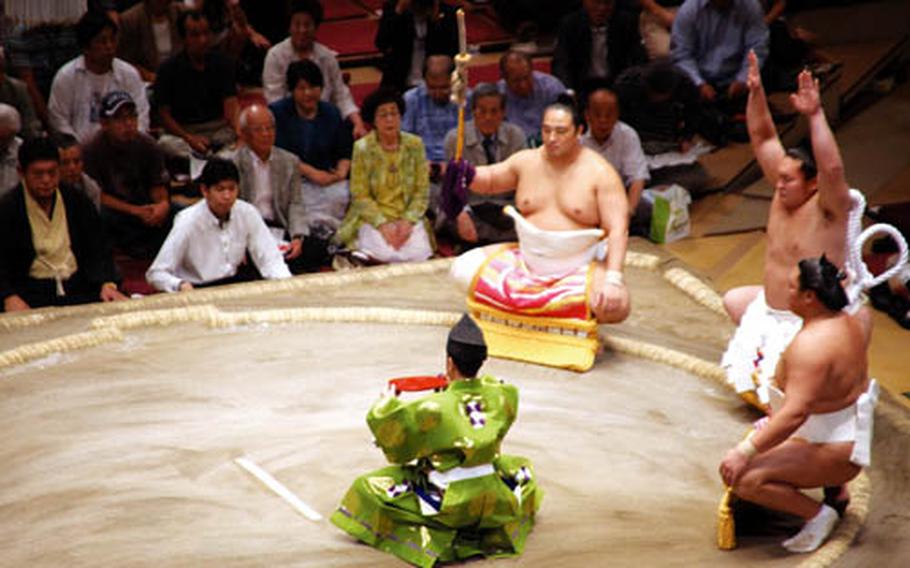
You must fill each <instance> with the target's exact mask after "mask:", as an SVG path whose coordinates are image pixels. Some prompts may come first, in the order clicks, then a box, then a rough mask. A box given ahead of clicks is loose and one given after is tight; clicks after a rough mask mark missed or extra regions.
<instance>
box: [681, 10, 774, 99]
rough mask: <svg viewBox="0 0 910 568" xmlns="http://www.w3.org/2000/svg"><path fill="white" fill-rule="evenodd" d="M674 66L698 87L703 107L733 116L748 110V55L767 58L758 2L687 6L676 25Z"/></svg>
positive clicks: (766, 35)
mask: <svg viewBox="0 0 910 568" xmlns="http://www.w3.org/2000/svg"><path fill="white" fill-rule="evenodd" d="M671 46H672V47H671V52H672V56H673V62H674V63H676V65H678V66H679V67H680V68H681V69H682V70H683V71H685V72H686V74H687V75H689V78H690V79H692V82H693V83H695V86H696V87H698V90H699V94H700V96H701V99H702V101H704V102H706V103H713V104H715V105H718V107H719V108H722V109H724V110H726V111H728V112H732V111H741V110H742V109H743V108H744V107H745V102H746V95H747V94H748V89H747V88H746V75H747V74H748V72H749V64H748V61H747V57H746V55H747V54H748V53H749V51H750V50H753V51H755V53H756V55H757V56H758V60H759V64H763V63H764V61H765V58H766V57H767V55H768V27H767V26H766V25H765V22H764V19H763V16H762V10H761V6H760V5H759V3H758V2H756V1H755V0H686V1H685V2H684V3H683V5H682V6H680V8H679V12H677V14H676V18H675V20H674V21H673V32H672V37H671Z"/></svg>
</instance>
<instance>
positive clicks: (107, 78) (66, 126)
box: [47, 11, 149, 143]
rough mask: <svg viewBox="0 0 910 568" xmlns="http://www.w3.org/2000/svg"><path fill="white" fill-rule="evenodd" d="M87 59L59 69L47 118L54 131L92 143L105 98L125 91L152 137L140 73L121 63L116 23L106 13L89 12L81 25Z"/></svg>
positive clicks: (78, 30) (78, 33) (79, 34)
mask: <svg viewBox="0 0 910 568" xmlns="http://www.w3.org/2000/svg"><path fill="white" fill-rule="evenodd" d="M76 37H77V39H78V41H79V45H80V46H81V47H82V55H80V56H79V57H77V58H75V59H73V60H72V61H70V62H69V63H67V64H66V65H64V66H63V67H61V68H60V70H59V71H58V72H57V75H56V76H54V82H53V84H52V85H51V95H50V100H49V102H48V107H47V110H48V118H49V120H50V123H51V128H52V129H53V130H54V131H56V132H59V133H62V134H71V135H73V136H75V137H76V138H77V139H78V140H79V141H80V142H82V143H84V142H87V141H88V140H89V139H90V138H91V137H92V135H94V134H95V133H96V132H98V130H100V129H101V124H100V119H99V111H100V108H101V99H102V98H104V95H106V94H107V93H109V92H112V91H125V92H127V93H128V94H129V95H130V97H132V99H133V101H135V103H136V113H137V115H138V118H139V130H140V131H141V132H147V131H148V126H149V103H148V98H147V97H146V94H145V85H144V84H143V83H142V78H141V77H140V76H139V72H138V71H136V69H135V68H134V67H133V66H132V65H130V64H129V63H127V62H125V61H123V60H120V59H117V58H115V57H114V54H115V53H116V52H117V24H115V23H114V21H113V20H111V19H110V17H109V16H107V15H106V14H102V13H98V12H91V11H90V12H87V13H86V14H85V15H84V16H82V18H80V19H79V22H78V23H77V24H76Z"/></svg>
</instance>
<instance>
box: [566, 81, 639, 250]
mask: <svg viewBox="0 0 910 568" xmlns="http://www.w3.org/2000/svg"><path fill="white" fill-rule="evenodd" d="M585 103H586V104H585V119H586V120H587V122H588V131H587V132H585V133H584V134H583V135H582V136H581V143H582V145H584V146H587V147H588V148H590V149H592V150H594V151H595V152H597V153H598V154H600V155H601V156H603V157H604V158H606V160H607V161H608V162H610V165H612V166H613V168H614V169H615V170H616V171H617V173H619V176H620V177H621V178H622V182H623V185H624V186H625V188H626V193H627V195H628V198H629V214H630V215H631V216H632V219H631V221H630V222H629V233H630V234H633V235H638V236H647V235H648V233H649V232H650V222H651V210H650V209H651V208H650V207H649V206H648V202H647V201H646V200H643V199H642V198H641V192H642V191H643V190H644V189H645V184H647V183H648V180H649V179H650V177H651V176H650V175H649V174H648V162H647V161H646V160H645V153H644V151H643V150H642V149H641V142H640V141H639V139H638V134H637V133H636V132H635V129H633V128H632V127H631V126H629V125H628V124H626V123H625V122H622V121H621V120H619V116H620V108H619V100H618V99H617V98H616V94H615V93H614V92H613V91H611V90H609V89H607V88H606V87H605V86H597V87H594V88H592V89H591V90H590V91H589V92H588V95H587V100H586V101H585Z"/></svg>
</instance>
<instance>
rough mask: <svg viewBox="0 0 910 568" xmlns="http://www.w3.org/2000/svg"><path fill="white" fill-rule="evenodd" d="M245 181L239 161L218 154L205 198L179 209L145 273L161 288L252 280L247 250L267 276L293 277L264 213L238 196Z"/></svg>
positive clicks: (204, 179) (203, 179) (203, 182)
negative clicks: (271, 233)
mask: <svg viewBox="0 0 910 568" xmlns="http://www.w3.org/2000/svg"><path fill="white" fill-rule="evenodd" d="M239 182H240V174H239V173H238V171H237V167H236V166H235V165H234V164H233V162H230V161H228V160H223V159H220V158H213V159H211V160H209V161H208V163H206V165H205V167H204V168H203V170H202V175H201V176H200V178H199V184H200V188H201V190H202V195H203V197H204V198H205V199H204V200H203V201H199V202H197V203H196V204H195V205H192V206H190V207H187V208H186V209H184V210H183V211H181V212H180V213H179V214H177V217H176V218H175V219H174V228H173V229H172V230H171V232H170V234H168V236H167V240H166V241H165V242H164V245H162V247H161V250H160V251H159V252H158V256H157V257H155V261H154V262H152V265H151V266H150V267H149V269H148V272H146V274H145V278H146V280H148V282H149V284H151V285H152V286H154V287H155V289H157V290H161V291H163V292H179V291H184V290H192V289H193V288H197V287H204V286H214V285H218V284H229V283H233V282H241V281H244V280H249V279H251V277H250V275H249V274H248V273H245V272H244V270H242V268H243V267H242V266H241V265H242V264H243V263H244V261H245V259H246V256H247V253H249V256H250V258H251V259H252V261H253V263H254V264H255V265H256V268H257V269H258V271H259V274H260V275H261V276H262V277H264V278H266V279H269V280H271V279H276V278H289V277H290V276H291V273H290V272H289V271H288V267H287V265H286V264H285V263H284V259H282V258H281V253H280V252H279V251H278V246H277V245H276V244H275V239H273V238H272V235H270V234H269V228H268V227H267V226H266V224H265V222H264V221H263V220H262V217H261V216H260V215H259V212H258V211H257V210H256V208H255V207H253V206H252V205H250V204H249V203H247V202H246V201H242V200H238V199H237V193H238V191H239V188H238V184H239Z"/></svg>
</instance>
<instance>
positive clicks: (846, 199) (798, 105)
mask: <svg viewBox="0 0 910 568" xmlns="http://www.w3.org/2000/svg"><path fill="white" fill-rule="evenodd" d="M798 81H799V90H798V91H797V92H796V93H794V94H792V95H790V100H791V102H792V103H793V107H794V108H795V109H796V110H797V111H799V112H800V113H801V114H803V115H805V116H806V118H807V119H808V120H809V137H810V138H811V139H812V154H813V155H814V157H815V163H816V165H817V167H818V203H819V206H820V207H821V208H822V210H823V211H825V212H826V213H829V214H834V215H846V214H847V212H848V211H849V210H850V206H851V201H850V186H849V185H848V184H847V177H846V175H845V174H844V161H843V159H842V158H841V155H840V150H839V149H838V147H837V140H835V138H834V133H833V132H831V127H830V126H829V125H828V119H827V118H825V111H824V109H823V108H822V105H821V95H820V93H819V86H818V79H814V78H813V77H812V74H811V73H810V72H809V71H808V70H803V72H802V73H800V74H799V79H798Z"/></svg>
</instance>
